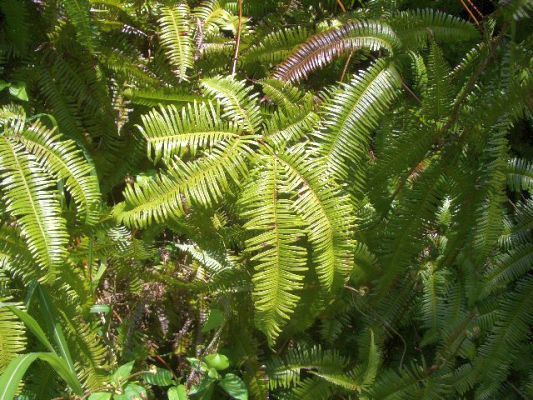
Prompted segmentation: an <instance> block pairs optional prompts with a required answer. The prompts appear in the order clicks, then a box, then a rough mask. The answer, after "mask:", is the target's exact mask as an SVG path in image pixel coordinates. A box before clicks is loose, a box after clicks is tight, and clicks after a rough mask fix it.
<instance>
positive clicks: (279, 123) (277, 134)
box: [265, 109, 320, 148]
mask: <svg viewBox="0 0 533 400" xmlns="http://www.w3.org/2000/svg"><path fill="white" fill-rule="evenodd" d="M319 121H320V117H319V116H318V115H317V114H316V113H315V112H314V111H307V110H305V109H302V110H296V111H288V112H281V111H277V112H275V113H274V115H272V117H271V118H270V119H269V120H267V121H266V124H265V140H267V141H268V142H269V143H271V144H272V145H273V146H274V147H275V148H280V147H284V146H288V145H292V144H294V143H296V142H297V141H298V140H300V139H301V138H303V137H305V136H306V135H307V134H308V133H310V132H311V131H312V130H313V128H315V127H316V126H317V125H318V123H319Z"/></svg>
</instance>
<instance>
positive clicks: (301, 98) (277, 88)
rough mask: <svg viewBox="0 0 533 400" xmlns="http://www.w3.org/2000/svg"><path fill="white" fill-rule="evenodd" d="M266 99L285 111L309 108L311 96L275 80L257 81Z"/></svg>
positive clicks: (311, 102) (311, 100)
mask: <svg viewBox="0 0 533 400" xmlns="http://www.w3.org/2000/svg"><path fill="white" fill-rule="evenodd" d="M259 83H260V84H261V87H262V88H263V92H264V93H265V95H266V97H267V98H268V99H269V100H270V101H272V102H274V103H275V104H277V105H278V106H279V107H282V108H284V109H285V110H287V111H294V110H296V109H300V108H302V107H303V108H308V107H309V108H310V107H311V106H312V104H313V95H312V94H310V93H305V92H303V91H302V90H300V89H299V88H297V87H296V86H293V85H291V84H289V83H286V82H283V81H280V80H277V79H262V80H261V81H259Z"/></svg>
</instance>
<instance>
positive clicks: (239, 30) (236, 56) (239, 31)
mask: <svg viewBox="0 0 533 400" xmlns="http://www.w3.org/2000/svg"><path fill="white" fill-rule="evenodd" d="M242 2H243V0H238V1H237V4H238V7H239V24H238V25H237V38H236V41H235V54H234V55H233V67H232V68H231V75H235V74H236V73H237V61H238V60H239V47H240V45H241V34H242Z"/></svg>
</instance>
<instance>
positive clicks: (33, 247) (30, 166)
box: [0, 137, 68, 279]
mask: <svg viewBox="0 0 533 400" xmlns="http://www.w3.org/2000/svg"><path fill="white" fill-rule="evenodd" d="M25 153H26V152H25V151H24V148H23V147H22V145H21V144H18V143H14V142H11V141H10V140H9V139H7V138H6V137H0V169H1V171H2V173H1V175H0V178H1V180H0V188H1V189H2V192H3V194H4V196H5V198H6V203H7V211H8V212H9V213H10V214H12V215H13V216H14V217H15V218H17V220H18V222H19V223H20V226H21V236H22V237H23V238H24V239H25V240H26V242H27V244H28V248H29V250H30V252H31V253H32V254H33V256H34V257H35V260H36V261H37V263H38V265H39V266H40V267H41V268H43V269H44V270H45V271H46V272H47V274H48V275H47V279H50V278H52V277H53V276H54V274H55V273H56V270H57V269H58V268H59V267H60V266H61V264H62V263H63V261H64V259H65V256H66V254H67V249H66V245H67V238H68V236H67V230H66V223H65V220H64V218H63V217H62V216H61V207H60V203H59V200H58V198H57V195H56V193H54V191H53V190H52V185H53V182H52V181H51V180H50V179H48V177H46V175H45V174H44V173H43V171H42V170H41V168H40V167H39V166H38V164H37V160H36V159H35V157H34V156H32V155H31V154H25Z"/></svg>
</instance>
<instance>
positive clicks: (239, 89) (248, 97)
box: [200, 76, 261, 133]
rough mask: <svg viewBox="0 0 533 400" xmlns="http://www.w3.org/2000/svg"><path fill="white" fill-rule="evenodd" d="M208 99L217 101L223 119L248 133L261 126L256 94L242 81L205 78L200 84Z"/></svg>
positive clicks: (231, 78) (229, 78)
mask: <svg viewBox="0 0 533 400" xmlns="http://www.w3.org/2000/svg"><path fill="white" fill-rule="evenodd" d="M200 85H201V86H202V89H203V91H204V92H205V94H206V95H207V96H208V97H211V98H212V99H215V100H218V101H219V102H220V104H221V105H222V108H223V109H224V114H223V117H224V118H228V119H230V120H232V121H233V122H235V123H237V124H238V125H239V126H241V127H242V129H243V130H244V131H246V132H248V133H255V132H256V131H257V129H259V125H260V124H261V115H260V112H259V106H258V104H257V100H256V99H257V93H254V94H252V88H251V87H250V86H247V85H246V83H245V82H244V81H236V80H235V79H233V77H231V76H228V77H222V76H217V77H214V78H205V79H203V80H202V81H201V82H200Z"/></svg>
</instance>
